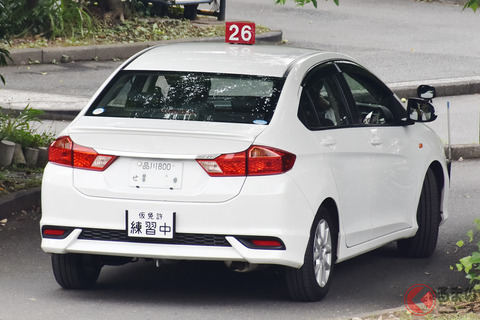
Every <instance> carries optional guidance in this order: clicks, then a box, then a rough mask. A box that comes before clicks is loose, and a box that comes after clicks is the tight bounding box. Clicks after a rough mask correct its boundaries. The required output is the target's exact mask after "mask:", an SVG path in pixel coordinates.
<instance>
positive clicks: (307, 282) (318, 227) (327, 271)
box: [286, 208, 338, 301]
mask: <svg viewBox="0 0 480 320" xmlns="http://www.w3.org/2000/svg"><path fill="white" fill-rule="evenodd" d="M337 234H338V232H337V231H336V227H335V224H334V223H333V221H332V218H331V216H330V214H329V212H328V211H327V209H325V208H320V210H319V213H318V215H317V217H316V219H315V221H314V223H313V227H312V230H311V234H310V240H309V242H308V246H307V250H306V252H305V259H304V263H303V266H302V267H301V268H299V269H296V268H288V269H287V271H286V280H287V287H288V292H289V294H290V297H291V298H292V299H293V300H297V301H318V300H321V299H323V298H324V297H325V295H326V294H327V292H328V289H329V287H330V283H331V279H332V275H333V267H334V263H335V259H336V248H337V238H338V237H337Z"/></svg>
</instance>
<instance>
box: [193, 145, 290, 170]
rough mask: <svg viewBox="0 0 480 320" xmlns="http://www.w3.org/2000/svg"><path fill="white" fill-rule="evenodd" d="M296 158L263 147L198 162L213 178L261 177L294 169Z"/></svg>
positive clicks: (280, 151)
mask: <svg viewBox="0 0 480 320" xmlns="http://www.w3.org/2000/svg"><path fill="white" fill-rule="evenodd" d="M295 159H296V156H295V155H294V154H291V153H289V152H286V151H283V150H280V149H275V148H270V147H263V146H252V147H250V148H249V149H248V150H247V151H242V152H238V153H229V154H222V155H220V156H218V157H217V158H215V159H208V160H207V159H198V160H197V162H198V163H199V164H200V165H201V166H202V167H203V169H204V170H205V171H206V172H207V173H208V174H209V175H210V176H212V177H219V176H222V177H232V176H255V175H256V176H260V175H272V174H281V173H285V172H287V171H289V170H290V169H292V167H293V165H294V163H295Z"/></svg>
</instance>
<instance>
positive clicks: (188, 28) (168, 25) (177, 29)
mask: <svg viewBox="0 0 480 320" xmlns="http://www.w3.org/2000/svg"><path fill="white" fill-rule="evenodd" d="M268 31H270V30H269V29H268V28H267V27H264V26H256V33H257V34H261V33H265V32H268ZM224 36H225V24H224V23H219V22H217V21H216V20H215V21H211V18H210V17H205V18H203V17H201V18H200V19H199V20H196V21H193V22H192V21H190V20H183V19H171V18H134V19H132V20H126V21H125V22H124V23H122V24H115V25H103V26H99V27H97V28H96V29H95V32H94V34H93V35H92V36H85V37H75V38H60V37H57V38H54V39H47V38H44V37H40V36H37V37H30V38H18V39H11V41H10V44H8V45H7V46H6V49H8V50H11V49H23V48H45V47H68V46H86V45H99V44H117V43H134V42H148V41H161V40H174V39H187V38H204V37H224Z"/></svg>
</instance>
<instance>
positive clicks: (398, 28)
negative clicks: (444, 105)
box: [226, 0, 480, 83]
mask: <svg viewBox="0 0 480 320" xmlns="http://www.w3.org/2000/svg"><path fill="white" fill-rule="evenodd" d="M272 2H273V1H258V0H229V1H227V12H226V13H227V15H226V16H227V20H228V19H232V20H235V19H239V20H250V21H254V22H255V23H257V24H262V25H265V26H268V27H269V28H271V29H279V30H282V31H283V32H284V34H283V37H284V39H286V40H288V44H289V45H294V46H301V47H311V48H317V49H322V50H327V51H337V52H342V53H345V54H348V55H350V56H352V57H354V58H355V59H358V60H359V61H360V62H362V63H364V64H365V65H366V66H367V67H369V68H370V69H372V70H373V71H374V72H375V73H376V74H377V75H378V76H380V78H381V79H382V80H384V81H385V82H387V83H391V82H404V81H412V80H431V79H445V78H458V77H470V76H478V75H479V74H478V70H479V69H480V38H479V37H477V36H474V31H473V30H478V27H479V25H480V16H479V15H478V14H474V13H473V11H472V10H470V9H468V10H465V11H462V7H461V6H456V5H450V4H445V3H440V2H436V1H415V0H395V1H388V2H386V1H384V0H362V1H358V0H340V6H339V7H337V6H336V5H335V4H334V2H333V1H327V2H325V1H324V0H318V9H315V8H314V7H313V6H312V5H307V6H305V7H296V6H295V5H294V4H293V1H291V0H288V1H287V3H288V4H287V5H286V6H272Z"/></svg>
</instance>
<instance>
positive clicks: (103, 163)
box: [48, 136, 117, 171]
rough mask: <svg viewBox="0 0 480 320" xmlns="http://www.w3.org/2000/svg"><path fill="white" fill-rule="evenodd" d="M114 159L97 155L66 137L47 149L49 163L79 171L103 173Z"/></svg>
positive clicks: (114, 157)
mask: <svg viewBox="0 0 480 320" xmlns="http://www.w3.org/2000/svg"><path fill="white" fill-rule="evenodd" d="M116 159H117V157H116V156H111V155H105V154H98V153H97V152H96V151H95V150H94V149H92V148H88V147H84V146H81V145H79V144H76V143H74V142H73V141H72V139H71V138H70V137H67V136H65V137H60V138H58V139H57V140H55V141H54V142H53V143H52V144H51V145H50V147H49V149H48V160H49V161H50V162H53V163H56V164H61V165H66V166H70V167H73V168H79V169H88V170H97V171H103V170H105V169H107V168H108V166H110V165H111V164H112V163H113V161H115V160H116Z"/></svg>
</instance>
